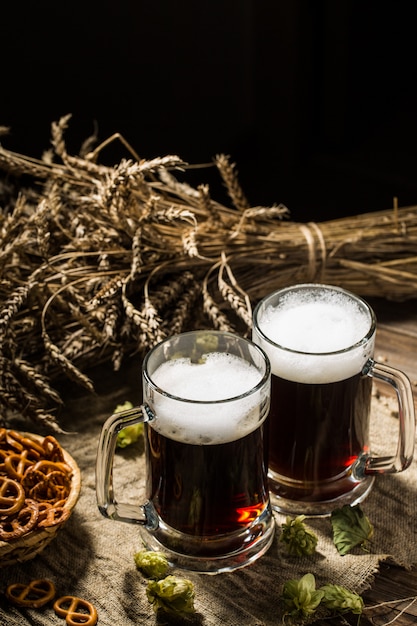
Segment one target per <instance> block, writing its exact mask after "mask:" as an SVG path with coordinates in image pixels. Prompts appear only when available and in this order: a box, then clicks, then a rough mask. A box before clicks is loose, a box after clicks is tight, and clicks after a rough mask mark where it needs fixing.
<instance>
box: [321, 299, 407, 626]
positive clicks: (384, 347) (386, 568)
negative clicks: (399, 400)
mask: <svg viewBox="0 0 417 626" xmlns="http://www.w3.org/2000/svg"><path fill="white" fill-rule="evenodd" d="M368 302H370V304H371V305H372V306H373V308H374V310H375V313H376V315H377V319H378V329H377V336H376V350H375V359H376V360H379V361H384V362H386V363H388V364H389V365H392V366H393V367H396V368H398V369H401V370H402V371H403V372H405V373H406V374H407V375H408V377H409V378H410V381H411V383H412V385H413V392H414V399H415V405H416V408H417V301H414V300H413V301H409V302H406V303H393V302H387V301H384V300H381V301H380V300H370V299H368ZM381 392H382V393H386V392H387V390H386V387H385V386H381ZM416 488H417V485H416ZM414 523H417V521H415V522H414ZM414 597H415V598H416V601H415V602H413V598H414ZM403 598H409V599H408V600H405V601H403V602H398V603H394V604H391V601H394V600H402V599H403ZM363 599H364V601H365V605H366V606H367V607H373V606H375V605H380V604H382V603H387V602H390V604H389V605H387V604H385V605H384V606H379V607H377V608H374V609H370V608H367V609H366V611H365V612H364V614H363V615H362V617H361V620H360V625H361V626H369V625H370V624H372V625H373V626H386V625H387V624H392V623H393V624H395V626H411V624H414V625H415V624H417V567H415V568H413V569H412V570H410V571H408V570H404V569H402V568H400V567H397V566H394V565H390V564H386V563H384V564H382V565H381V568H380V573H379V574H378V575H377V577H376V578H375V582H374V584H373V586H372V588H371V589H370V590H369V591H367V592H366V593H364V594H363ZM315 624H316V626H319V625H320V626H341V625H342V624H345V625H346V624H351V625H353V624H355V625H356V624H357V616H353V615H349V616H344V617H337V618H333V619H326V620H319V621H317V622H315Z"/></svg>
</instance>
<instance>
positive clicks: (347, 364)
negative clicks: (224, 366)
mask: <svg viewBox="0 0 417 626" xmlns="http://www.w3.org/2000/svg"><path fill="white" fill-rule="evenodd" d="M258 326H259V328H260V330H261V332H262V334H263V337H262V336H260V337H258V341H257V343H259V344H260V346H261V347H263V348H264V350H265V351H266V353H267V354H268V357H269V359H270V361H271V370H272V373H273V374H275V375H277V376H280V377H281V378H286V379H287V380H292V381H296V382H304V383H327V382H334V381H337V380H343V379H345V378H349V377H350V376H352V375H354V374H357V373H358V372H360V371H361V369H362V368H363V366H364V365H365V363H366V361H367V360H368V359H369V357H370V356H371V354H372V351H373V337H369V336H368V333H369V331H370V329H371V326H372V318H371V314H370V312H369V311H368V309H367V308H366V307H365V306H361V304H359V303H358V302H357V301H356V300H354V299H353V298H351V297H350V296H349V294H348V293H345V292H343V291H336V290H327V289H321V290H320V289H319V290H318V289H311V290H299V291H297V290H294V291H289V292H287V293H285V294H284V295H283V296H282V298H281V299H280V300H279V302H278V304H276V305H268V306H266V307H265V309H263V310H262V311H259V317H258ZM265 338H266V339H267V340H268V341H265Z"/></svg>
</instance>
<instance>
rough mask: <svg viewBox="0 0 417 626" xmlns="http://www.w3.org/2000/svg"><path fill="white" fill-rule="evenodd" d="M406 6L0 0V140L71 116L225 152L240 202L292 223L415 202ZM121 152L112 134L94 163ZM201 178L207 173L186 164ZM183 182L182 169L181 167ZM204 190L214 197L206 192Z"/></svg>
mask: <svg viewBox="0 0 417 626" xmlns="http://www.w3.org/2000/svg"><path fill="white" fill-rule="evenodd" d="M412 9H413V3H410V2H405V1H404V2H403V1H402V0H399V1H395V2H394V1H392V2H389V1H388V2H384V3H381V2H378V3H377V2H373V1H372V0H371V1H369V2H364V1H363V0H362V1H360V2H359V1H347V0H327V1H326V0H304V1H303V0H293V1H291V0H287V1H279V0H270V1H267V0H240V1H238V0H235V1H233V0H212V1H206V0H184V1H178V2H173V1H170V2H169V1H167V0H166V1H163V0H161V1H157V0H154V1H152V0H148V1H147V2H144V1H143V0H131V1H130V2H129V1H126V0H119V2H116V1H113V2H111V3H110V2H107V1H105V0H103V1H101V2H97V1H96V0H90V1H89V0H84V2H80V1H79V0H74V1H73V2H65V3H64V2H57V1H55V2H42V1H39V2H37V3H35V2H22V3H17V2H15V3H14V4H11V3H10V2H8V3H7V4H6V3H3V5H2V8H1V10H0V52H1V66H0V75H1V79H0V125H5V126H10V127H11V133H10V135H8V136H7V137H3V139H2V144H3V146H4V147H6V148H8V149H10V150H15V151H17V152H21V153H23V154H26V155H30V156H35V157H39V156H40V155H41V154H42V152H43V151H44V150H45V149H47V148H48V147H49V138H50V125H51V122H53V121H57V120H58V119H59V118H60V117H61V116H63V115H66V114H67V113H71V114H72V118H71V121H70V125H69V129H68V131H67V134H66V139H67V146H68V150H69V151H70V152H71V153H73V154H74V153H77V152H78V150H79V148H80V146H81V144H82V142H83V141H84V140H85V139H86V138H87V137H88V136H90V135H91V134H92V133H93V132H94V131H95V130H97V133H98V136H99V139H100V141H102V140H105V139H107V138H108V137H109V136H111V135H112V134H113V133H115V132H119V133H121V134H122V135H123V136H124V137H125V139H126V140H127V141H129V143H130V144H131V145H132V146H133V147H134V149H135V150H136V151H137V152H138V153H139V154H140V156H141V157H144V158H152V157H155V156H164V155H166V154H177V155H179V156H180V157H182V158H183V159H184V160H186V161H188V162H190V163H206V162H210V161H211V160H212V158H213V157H214V156H215V155H216V154H217V153H221V152H222V153H226V154H229V155H230V156H231V158H232V160H233V161H234V162H236V164H237V169H238V171H239V176H240V181H241V184H242V187H243V189H244V190H245V192H246V194H247V196H248V197H249V200H250V201H251V203H252V204H255V205H258V204H264V205H270V204H272V203H278V202H283V203H285V204H286V205H287V206H288V208H289V209H290V212H291V217H292V219H294V220H317V221H319V220H323V219H333V218H339V217H342V216H344V215H353V214H357V213H363V212H365V211H373V210H377V209H378V210H379V209H380V210H385V209H388V208H390V207H391V206H392V204H393V197H394V196H397V197H398V202H399V205H400V206H405V205H408V204H415V203H417V179H416V171H417V141H416V140H417V106H416V105H417V90H416V78H417V76H416V67H417V36H416V27H415V21H414V15H413V10H412ZM123 156H128V155H127V153H126V151H125V150H123V149H121V147H120V145H118V146H116V144H114V145H112V147H111V148H108V149H107V150H106V151H105V152H103V154H102V161H105V160H107V161H108V163H109V164H113V163H116V162H118V161H119V160H120V158H121V157H123ZM193 176H194V177H196V178H198V180H196V181H195V182H196V183H197V182H209V183H210V184H212V186H213V187H212V195H213V197H215V198H216V197H217V199H219V200H221V201H222V200H223V198H222V197H220V196H221V194H222V193H223V191H222V187H221V185H220V187H219V189H217V187H216V185H217V184H218V179H217V177H216V178H213V180H212V176H213V177H214V172H213V170H212V169H209V170H200V171H198V172H196V173H194V174H193ZM192 182H193V184H194V179H192ZM216 194H220V196H216Z"/></svg>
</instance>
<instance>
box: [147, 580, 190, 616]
mask: <svg viewBox="0 0 417 626" xmlns="http://www.w3.org/2000/svg"><path fill="white" fill-rule="evenodd" d="M146 595H147V597H148V600H149V602H150V603H151V604H152V606H153V609H154V611H155V613H156V612H157V611H158V610H161V611H163V612H165V613H175V614H178V613H180V614H181V613H193V612H194V610H195V609H194V585H193V583H192V582H191V580H187V579H186V578H180V577H178V576H167V577H166V578H163V579H162V580H150V581H149V583H148V586H147V588H146Z"/></svg>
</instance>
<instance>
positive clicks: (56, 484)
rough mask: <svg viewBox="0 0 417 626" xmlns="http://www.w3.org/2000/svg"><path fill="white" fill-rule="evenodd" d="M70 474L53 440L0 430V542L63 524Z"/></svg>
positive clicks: (4, 429) (51, 438) (71, 471)
mask: <svg viewBox="0 0 417 626" xmlns="http://www.w3.org/2000/svg"><path fill="white" fill-rule="evenodd" d="M72 475H73V470H72V467H71V466H70V465H69V464H68V463H67V462H66V460H65V456H64V452H63V450H62V448H61V446H60V444H59V442H58V441H57V440H56V439H55V437H52V436H47V437H44V439H43V440H41V441H35V440H33V439H31V438H30V437H28V436H26V435H24V434H21V433H19V432H17V431H15V430H8V429H6V428H0V541H12V540H14V539H18V538H19V537H21V536H22V535H24V534H25V533H26V532H29V531H30V530H33V529H35V530H36V528H38V527H39V528H43V529H45V528H48V527H51V526H57V525H59V524H61V523H63V522H64V521H66V519H67V518H68V517H69V515H70V511H69V509H68V508H66V506H65V505H66V500H67V499H68V497H69V495H70V492H71V480H72Z"/></svg>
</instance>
